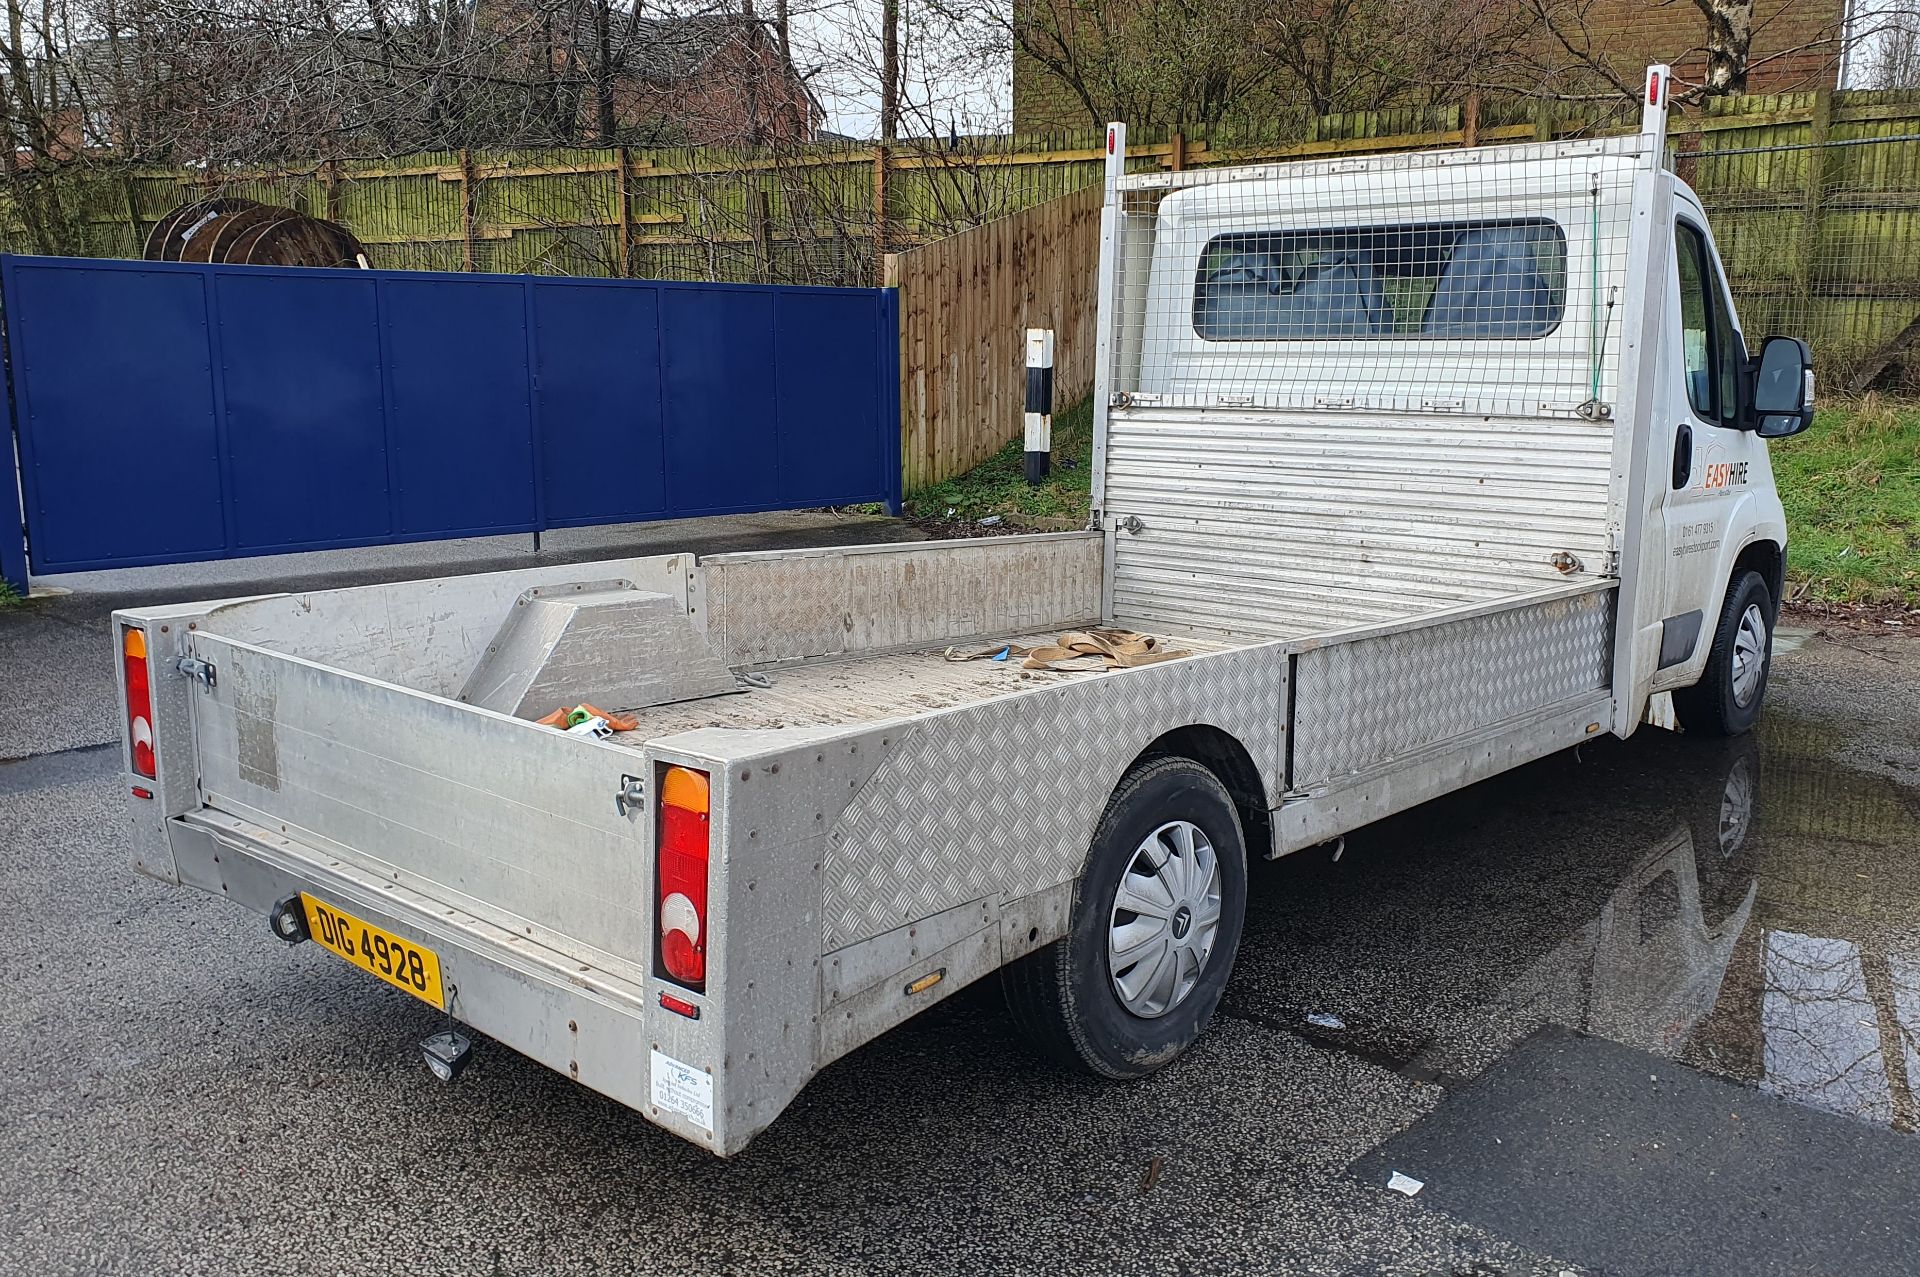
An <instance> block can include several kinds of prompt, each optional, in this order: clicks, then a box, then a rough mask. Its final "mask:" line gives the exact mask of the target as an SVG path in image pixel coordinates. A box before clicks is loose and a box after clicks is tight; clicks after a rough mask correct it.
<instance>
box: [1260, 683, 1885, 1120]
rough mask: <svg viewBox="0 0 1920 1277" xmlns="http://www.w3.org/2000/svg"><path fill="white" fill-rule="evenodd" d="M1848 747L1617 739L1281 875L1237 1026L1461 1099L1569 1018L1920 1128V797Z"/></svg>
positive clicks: (1379, 829) (1270, 879)
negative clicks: (1858, 763) (1872, 769)
mask: <svg viewBox="0 0 1920 1277" xmlns="http://www.w3.org/2000/svg"><path fill="white" fill-rule="evenodd" d="M1835 735H1836V734H1835V732H1834V731H1833V729H1831V728H1820V729H1818V730H1816V729H1815V728H1814V726H1813V725H1812V724H1809V723H1805V722H1801V721H1798V720H1795V719H1793V718H1790V717H1788V716H1785V715H1781V714H1778V713H1773V714H1770V715H1769V717H1768V719H1767V720H1766V722H1765V725H1764V729H1763V731H1762V732H1761V733H1760V735H1759V738H1758V739H1757V740H1756V739H1751V738H1750V739H1748V740H1746V741H1742V742H1735V743H1732V744H1728V743H1725V742H1716V743H1705V742H1699V741H1690V740H1686V739H1683V738H1679V737H1675V736H1670V735H1668V734H1666V733H1661V732H1652V731H1649V732H1643V733H1641V734H1639V735H1638V736H1636V738H1635V739H1634V740H1632V741H1627V742H1618V741H1611V740H1609V741H1605V742H1596V743H1595V744H1593V745H1591V746H1589V747H1587V748H1586V749H1584V750H1583V751H1582V755H1581V756H1579V757H1576V756H1574V755H1572V754H1568V755H1563V756H1561V757H1558V758H1554V759H1548V760H1545V761H1543V762H1541V763H1537V764H1534V765H1533V766H1531V767H1528V768H1524V769H1522V770H1520V771H1518V772H1515V773H1513V774H1511V775H1509V776H1507V777H1504V778H1501V779H1498V780H1495V781H1492V782H1488V783H1487V784H1484V785H1481V786H1476V787H1475V788H1474V789H1472V790H1469V791H1466V792H1464V793H1462V794H1460V795H1456V796H1455V797H1453V798H1450V799H1447V800H1444V801H1443V802H1441V803H1437V804H1432V805H1430V806H1429V807H1427V808H1425V809H1422V811H1421V812H1419V813H1413V814H1411V815H1410V816H1402V817H1398V818H1396V819H1394V820H1392V821H1388V822H1385V823H1383V824H1382V825H1380V826H1376V827H1375V828H1373V829H1371V830H1367V831H1362V832H1361V833H1360V834H1356V835H1354V836H1353V837H1352V838H1350V840H1349V843H1348V848H1347V852H1346V855H1345V856H1344V857H1343V859H1342V861H1341V862H1340V863H1339V864H1337V865H1335V864H1330V863H1327V861H1326V859H1325V858H1324V857H1318V858H1316V859H1315V860H1306V859H1304V857H1294V858H1290V859H1289V860H1288V861H1283V862H1280V863H1279V864H1276V865H1272V866H1267V867H1266V868H1267V871H1268V872H1267V873H1265V874H1256V875H1255V879H1254V884H1253V887H1254V892H1253V899H1252V902H1251V905H1250V909H1249V916H1248V923H1247V939H1246V941H1245V943H1244V944H1243V947H1242V951H1241V964H1242V968H1241V969H1240V970H1239V971H1237V972H1236V976H1235V979H1234V982H1233V985H1232V986H1231V987H1230V989H1229V992H1228V996H1227V1003H1226V1005H1225V1006H1224V1007H1223V1008H1222V1014H1223V1015H1225V1016H1227V1017H1229V1018H1240V1019H1246V1020H1257V1021H1259V1022H1261V1023H1264V1024H1268V1025H1270V1026H1272V1027H1283V1028H1286V1029H1287V1030H1288V1031H1290V1032H1293V1033H1295V1034H1298V1035H1299V1036H1300V1037H1302V1038H1304V1039H1306V1040H1308V1041H1310V1042H1313V1043H1314V1044H1316V1045H1319V1046H1321V1047H1324V1048H1328V1049H1334V1050H1343V1051H1349V1052H1352V1053H1353V1054H1356V1055H1358V1056H1361V1057H1362V1058H1365V1059H1368V1060H1369V1061H1371V1062H1373V1063H1376V1064H1382V1065H1385V1066H1387V1067H1393V1068H1396V1069H1397V1070H1398V1071H1400V1072H1401V1073H1403V1074H1404V1075H1406V1076H1408V1077H1410V1078H1413V1079H1416V1080H1420V1081H1431V1082H1436V1083H1438V1084H1439V1085H1442V1086H1452V1085H1457V1084H1458V1082H1459V1081H1461V1080H1464V1079H1468V1078H1471V1077H1474V1076H1476V1075H1477V1074H1478V1073H1479V1072H1480V1070H1482V1069H1483V1068H1485V1067H1486V1065H1487V1064H1489V1063H1490V1062H1491V1061H1492V1060H1493V1059H1494V1058H1495V1057H1497V1056H1498V1055H1499V1054H1501V1053H1502V1052H1503V1051H1504V1050H1505V1049H1506V1048H1507V1047H1508V1046H1510V1045H1511V1044H1512V1043H1514V1042H1516V1041H1518V1040H1519V1039H1520V1038H1521V1037H1523V1036H1525V1035H1526V1034H1528V1033H1530V1032H1531V1031H1532V1030H1533V1029H1535V1028H1537V1027H1539V1026H1540V1025H1542V1024H1547V1023H1557V1024H1563V1025H1567V1026H1570V1027H1572V1028H1576V1029H1579V1030H1582V1031H1584V1032H1588V1033H1592V1034H1595V1035H1597V1036H1600V1037H1605V1038H1608V1039H1611V1040H1613V1041H1616V1042H1620V1043H1624V1044H1626V1045H1629V1046H1634V1047H1638V1048H1641V1049H1643V1050H1648V1051H1652V1052H1656V1053H1658V1054H1661V1055H1665V1056H1669V1057H1671V1058H1674V1059H1677V1060H1680V1061H1683V1062H1685V1063H1687V1064H1689V1065H1692V1066H1694V1067H1697V1068H1700V1069H1702V1070H1705V1071H1707V1072H1710V1073H1714V1074H1717V1075H1719V1076H1722V1077H1725V1078H1728V1079H1731V1080H1734V1081H1737V1082H1741V1083H1743V1084H1747V1085H1751V1086H1755V1087H1758V1088H1759V1089H1761V1090H1763V1091H1766V1092H1769V1093H1771V1094H1774V1095H1778V1096H1781V1097H1784V1098H1787V1099H1791V1100H1796V1101H1800V1102H1803V1103H1807V1104H1811V1105H1815V1106H1817V1107H1821V1108H1826V1109H1831V1110H1834V1111H1838V1112H1843V1113H1850V1114H1853V1115H1856V1116H1858V1117H1862V1118H1865V1119H1867V1120H1870V1121H1873V1122H1876V1123H1880V1124H1883V1125H1886V1126H1889V1127H1892V1128H1893V1129H1895V1130H1899V1131H1905V1132H1912V1131H1915V1130H1916V1129H1920V1103H1917V1102H1916V1095H1917V1094H1920V873H1917V872H1916V868H1915V866H1916V862H1920V791H1915V790H1913V789H1910V788H1907V787H1904V786H1901V785H1899V784H1897V783H1895V782H1893V781H1891V780H1888V779H1885V778H1882V777H1880V776H1875V775H1871V774H1868V773H1865V772H1860V771H1856V770H1853V769H1851V768H1848V767H1846V766H1843V765H1841V764H1838V763H1835V762H1833V761H1831V760H1830V759H1829V758H1828V757H1826V752H1827V751H1830V750H1832V749H1833V748H1834V747H1835V746H1836V744H1838V743H1839V742H1838V741H1837V740H1836V739H1835ZM1305 855H1306V856H1312V855H1313V853H1305ZM1296 861H1298V862H1300V863H1297V864H1296V863H1294V862H1296ZM1333 1026H1338V1027H1333Z"/></svg>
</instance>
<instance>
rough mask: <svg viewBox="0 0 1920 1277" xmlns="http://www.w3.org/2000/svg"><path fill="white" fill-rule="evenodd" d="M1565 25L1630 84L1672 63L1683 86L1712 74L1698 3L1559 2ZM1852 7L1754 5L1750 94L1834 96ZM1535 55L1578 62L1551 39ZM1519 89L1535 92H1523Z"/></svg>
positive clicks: (1840, 1) (1842, 3) (1811, 0)
mask: <svg viewBox="0 0 1920 1277" xmlns="http://www.w3.org/2000/svg"><path fill="white" fill-rule="evenodd" d="M1558 8H1559V16H1558V19H1557V21H1558V25H1559V28H1560V30H1561V32H1562V34H1564V35H1566V36H1567V37H1568V39H1569V40H1571V41H1572V42H1573V44H1574V45H1575V46H1576V47H1579V48H1583V49H1586V50H1589V51H1590V52H1591V53H1592V55H1593V56H1594V57H1595V58H1596V59H1597V60H1604V61H1605V62H1606V63H1607V65H1609V66H1610V67H1611V68H1612V69H1613V70H1614V71H1615V73H1617V74H1619V75H1620V76H1621V78H1622V79H1624V80H1625V81H1626V82H1627V83H1629V84H1638V83H1639V79H1640V72H1641V71H1642V70H1643V69H1644V68H1645V67H1646V66H1647V65H1648V64H1649V63H1652V62H1670V63H1672V64H1673V70H1674V75H1675V77H1676V78H1678V79H1679V80H1680V81H1681V82H1682V83H1684V84H1698V83H1699V82H1700V80H1701V79H1702V78H1703V76H1704V74H1705V71H1706V42H1707V20H1706V15H1704V14H1703V13H1701V12H1700V9H1699V8H1698V6H1696V5H1695V4H1693V3H1692V0H1560V3H1559V6H1558ZM1846 10H1847V0H1754V6H1753V43H1752V45H1751V46H1750V49H1749V52H1748V61H1747V65H1748V72H1747V92H1749V93H1793V92H1799V91H1803V90H1807V89H1819V88H1828V89H1831V88H1835V87H1837V85H1838V80H1839V73H1840V41H1841V36H1842V33H1843V30H1844V27H1845V23H1846ZM1542 36H1543V41H1542V43H1541V44H1540V45H1538V46H1535V48H1533V49H1532V50H1530V51H1529V52H1530V53H1531V55H1532V58H1533V59H1534V60H1538V61H1540V62H1542V63H1545V64H1547V65H1548V66H1555V65H1560V64H1563V63H1564V64H1565V65H1566V66H1567V67H1568V69H1569V73H1570V74H1572V75H1574V77H1575V78H1577V77H1578V73H1577V72H1575V71H1572V68H1573V66H1574V65H1575V63H1574V60H1573V59H1572V58H1571V57H1570V56H1569V55H1568V54H1567V53H1566V51H1565V50H1564V49H1563V48H1560V47H1559V45H1558V42H1557V41H1554V40H1553V38H1552V36H1551V35H1548V34H1546V33H1542ZM1515 87H1517V88H1529V87H1532V86H1530V85H1525V84H1517V85H1516V86H1515Z"/></svg>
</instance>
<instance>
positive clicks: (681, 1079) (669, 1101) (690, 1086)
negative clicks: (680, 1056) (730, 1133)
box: [653, 1051, 713, 1131]
mask: <svg viewBox="0 0 1920 1277" xmlns="http://www.w3.org/2000/svg"><path fill="white" fill-rule="evenodd" d="M653 1106H654V1107H655V1108H657V1109H661V1110H663V1111H665V1112H668V1113H678V1114H679V1115H680V1116H682V1117H684V1118H689V1119H691V1120H692V1121H694V1122H696V1123H698V1124H699V1126H700V1129H702V1130H706V1131H711V1130H712V1129H713V1074H711V1073H709V1072H707V1071H706V1070H705V1069H696V1068H694V1067H693V1066H692V1065H690V1064H682V1063H680V1061H678V1060H676V1059H674V1058H673V1057H672V1056H670V1055H662V1054H660V1052H658V1051H655V1052H654V1053H653Z"/></svg>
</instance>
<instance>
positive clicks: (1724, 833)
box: [1720, 758, 1753, 856]
mask: <svg viewBox="0 0 1920 1277" xmlns="http://www.w3.org/2000/svg"><path fill="white" fill-rule="evenodd" d="M1752 820H1753V764H1752V763H1750V762H1748V761H1747V760H1746V759H1744V758H1743V759H1741V760H1740V761H1739V762H1738V763H1736V764H1734V768H1733V771H1732V773H1730V774H1729V775H1728V776H1727V786H1726V788H1725V789H1724V790H1722V791H1721V794H1720V854H1721V855H1723V856H1731V855H1732V854H1733V853H1734V852H1736V851H1738V850H1740V844H1741V843H1744V842H1745V841H1746V840H1747V826H1748V825H1749V824H1750V823H1751V822H1752Z"/></svg>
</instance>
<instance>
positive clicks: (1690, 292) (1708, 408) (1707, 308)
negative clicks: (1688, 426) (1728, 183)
mask: <svg viewBox="0 0 1920 1277" xmlns="http://www.w3.org/2000/svg"><path fill="white" fill-rule="evenodd" d="M1674 239H1675V244H1674V247H1675V249H1676V252H1675V257H1676V258H1677V259H1678V262H1679V266H1680V340H1681V344H1682V355H1683V357H1684V361H1685V366H1686V372H1687V400H1688V402H1689V403H1691V404H1692V405H1693V411H1694V413H1695V415H1697V416H1699V417H1700V418H1701V419H1702V420H1704V421H1710V422H1712V423H1714V424H1715V425H1720V426H1732V425H1733V424H1734V419H1735V416H1736V415H1737V413H1738V411H1739V401H1738V395H1737V393H1736V391H1735V386H1736V385H1737V380H1736V379H1737V378H1738V376H1739V363H1740V354H1739V352H1738V349H1737V348H1738V345H1739V339H1738V338H1737V337H1735V336H1734V332H1733V319H1732V317H1731V316H1730V315H1728V313H1727V307H1726V303H1725V301H1724V300H1723V299H1724V298H1725V297H1726V293H1725V292H1724V291H1723V290H1722V289H1721V287H1720V275H1719V272H1718V271H1717V270H1716V269H1715V268H1714V264H1713V254H1712V253H1711V252H1710V251H1709V250H1708V248H1707V237H1706V236H1705V235H1703V234H1702V233H1701V232H1700V228H1699V227H1697V226H1691V225H1689V224H1688V223H1686V222H1679V223H1676V224H1675V227H1674Z"/></svg>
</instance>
